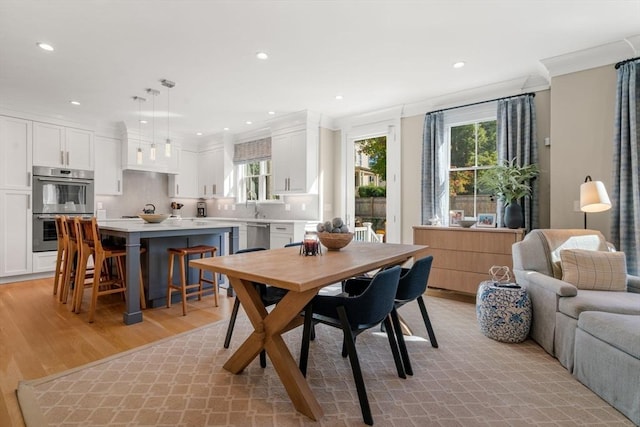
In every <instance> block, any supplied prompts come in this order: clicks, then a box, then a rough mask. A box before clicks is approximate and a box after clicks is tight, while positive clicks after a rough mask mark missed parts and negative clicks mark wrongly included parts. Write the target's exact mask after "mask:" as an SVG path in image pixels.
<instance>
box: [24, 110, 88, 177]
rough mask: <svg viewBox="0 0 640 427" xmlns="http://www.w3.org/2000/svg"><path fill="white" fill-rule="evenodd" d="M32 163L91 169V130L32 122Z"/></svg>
mask: <svg viewBox="0 0 640 427" xmlns="http://www.w3.org/2000/svg"><path fill="white" fill-rule="evenodd" d="M33 153H34V155H33V164H34V165H36V166H50V167H55V168H65V167H67V168H73V169H84V170H93V132H91V131H87V130H82V129H74V128H68V127H64V126H58V125H53V124H50V123H40V122H34V123H33Z"/></svg>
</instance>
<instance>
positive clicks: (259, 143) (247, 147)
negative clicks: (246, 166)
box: [233, 137, 271, 165]
mask: <svg viewBox="0 0 640 427" xmlns="http://www.w3.org/2000/svg"><path fill="white" fill-rule="evenodd" d="M270 158H271V137H267V138H262V139H257V140H255V141H249V142H243V143H240V144H236V145H234V146H233V163H234V164H236V165H238V164H242V163H249V162H257V161H260V160H268V159H270Z"/></svg>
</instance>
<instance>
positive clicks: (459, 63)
mask: <svg viewBox="0 0 640 427" xmlns="http://www.w3.org/2000/svg"><path fill="white" fill-rule="evenodd" d="M462 67H464V61H458V62H456V63H455V64H453V68H462Z"/></svg>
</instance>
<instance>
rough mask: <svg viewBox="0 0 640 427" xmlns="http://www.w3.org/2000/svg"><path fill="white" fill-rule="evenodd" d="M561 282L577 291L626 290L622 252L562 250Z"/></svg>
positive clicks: (625, 271) (625, 266) (625, 272)
mask: <svg viewBox="0 0 640 427" xmlns="http://www.w3.org/2000/svg"><path fill="white" fill-rule="evenodd" d="M560 260H561V263H562V280H564V281H565V282H569V283H571V284H572V285H574V286H576V287H577V288H578V289H584V290H598V291H626V290H627V261H626V258H625V255H624V252H604V251H590V250H585V249H564V250H561V251H560Z"/></svg>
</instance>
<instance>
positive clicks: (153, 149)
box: [149, 142, 156, 160]
mask: <svg viewBox="0 0 640 427" xmlns="http://www.w3.org/2000/svg"><path fill="white" fill-rule="evenodd" d="M149 158H150V159H151V160H155V159H156V143H155V142H152V143H151V148H150V149H149Z"/></svg>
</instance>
